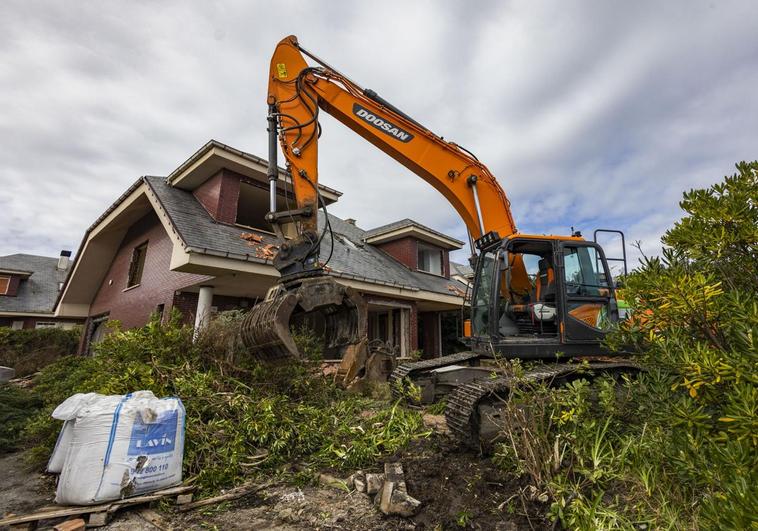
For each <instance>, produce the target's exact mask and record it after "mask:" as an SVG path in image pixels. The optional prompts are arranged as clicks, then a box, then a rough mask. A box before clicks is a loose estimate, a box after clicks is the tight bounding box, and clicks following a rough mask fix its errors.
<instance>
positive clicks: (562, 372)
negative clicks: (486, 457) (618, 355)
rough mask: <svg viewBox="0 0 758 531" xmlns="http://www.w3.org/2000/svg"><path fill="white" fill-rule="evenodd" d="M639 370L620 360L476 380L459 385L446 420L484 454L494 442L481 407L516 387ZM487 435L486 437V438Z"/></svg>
mask: <svg viewBox="0 0 758 531" xmlns="http://www.w3.org/2000/svg"><path fill="white" fill-rule="evenodd" d="M640 370H641V367H640V366H639V365H637V364H635V363H633V362H630V361H626V360H619V361H616V362H601V363H591V364H590V365H589V366H587V365H580V364H575V363H574V364H572V363H558V364H553V365H548V364H544V365H543V366H541V367H539V368H537V369H534V370H531V371H528V372H527V373H526V374H524V376H523V377H521V378H515V377H512V376H505V375H504V376H501V377H498V378H494V379H489V380H478V381H474V382H469V383H466V384H462V385H460V386H459V387H457V388H456V389H455V391H453V392H452V393H451V394H450V395H449V396H448V399H447V407H446V409H445V420H446V421H447V426H448V428H449V429H450V432H451V433H452V435H453V436H454V437H455V438H456V439H457V440H458V442H459V443H461V444H462V445H464V446H468V447H470V448H473V449H476V450H481V451H486V450H487V449H488V447H489V446H491V444H492V443H493V442H495V440H494V439H493V438H492V437H491V435H492V434H491V433H489V434H485V433H483V432H482V422H481V413H480V406H481V405H483V404H488V405H495V406H496V405H497V404H499V403H501V402H502V400H503V399H504V398H506V397H507V396H508V393H510V390H511V389H512V388H513V387H515V386H517V385H524V384H538V383H548V384H550V385H561V384H562V383H564V382H565V380H564V379H565V378H568V377H571V378H572V379H573V377H585V376H589V377H595V376H598V375H600V374H605V373H609V372H610V373H624V372H638V371H640ZM488 435H489V437H488Z"/></svg>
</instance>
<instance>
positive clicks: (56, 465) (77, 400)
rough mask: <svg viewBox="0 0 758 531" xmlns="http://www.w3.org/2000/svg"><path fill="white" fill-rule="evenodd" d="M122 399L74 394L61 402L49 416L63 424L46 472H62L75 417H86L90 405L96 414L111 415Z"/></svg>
mask: <svg viewBox="0 0 758 531" xmlns="http://www.w3.org/2000/svg"><path fill="white" fill-rule="evenodd" d="M140 396H150V397H153V398H155V395H153V393H152V392H151V391H140ZM123 398H124V395H110V396H106V395H99V394H97V393H76V394H75V395H72V396H70V397H68V398H67V399H66V400H64V401H63V402H61V404H60V405H59V406H58V407H56V408H55V410H54V411H53V413H52V415H51V416H52V417H53V418H54V419H58V420H62V421H64V422H63V428H61V432H60V433H59V434H58V440H57V441H56V442H55V448H54V449H53V454H52V455H51V456H50V460H49V461H48V462H47V471H48V472H55V473H60V472H61V471H62V470H63V464H64V462H65V460H66V453H67V452H68V447H69V445H70V444H71V437H73V435H74V423H75V421H76V417H77V415H82V416H86V415H87V414H88V412H89V407H91V406H92V405H97V408H98V409H97V411H98V413H103V412H106V411H110V412H111V413H113V412H114V411H115V410H116V406H118V404H119V402H121V400H122V399H123Z"/></svg>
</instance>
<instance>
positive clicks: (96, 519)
mask: <svg viewBox="0 0 758 531" xmlns="http://www.w3.org/2000/svg"><path fill="white" fill-rule="evenodd" d="M110 519H111V515H110V513H109V512H108V511H103V512H101V513H90V515H89V518H88V519H87V527H102V526H104V525H107V524H108V522H109V521H110Z"/></svg>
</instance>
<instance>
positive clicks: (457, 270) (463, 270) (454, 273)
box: [450, 262, 474, 289]
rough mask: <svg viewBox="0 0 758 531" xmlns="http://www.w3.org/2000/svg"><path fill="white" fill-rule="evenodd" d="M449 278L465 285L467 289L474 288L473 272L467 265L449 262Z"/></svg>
mask: <svg viewBox="0 0 758 531" xmlns="http://www.w3.org/2000/svg"><path fill="white" fill-rule="evenodd" d="M450 278H454V279H455V280H457V281H458V282H460V283H462V284H465V285H466V286H468V287H469V289H471V288H473V287H474V270H473V269H471V266H469V265H465V264H458V263H455V262H450Z"/></svg>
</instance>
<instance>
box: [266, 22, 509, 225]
mask: <svg viewBox="0 0 758 531" xmlns="http://www.w3.org/2000/svg"><path fill="white" fill-rule="evenodd" d="M303 54H306V55H308V56H309V57H311V58H312V59H314V60H315V61H317V62H319V63H320V64H321V66H319V67H311V66H309V65H308V64H307V63H306V61H305V59H304V57H303ZM268 103H269V111H270V117H269V125H270V127H269V128H270V133H271V124H273V123H274V121H276V124H275V125H276V128H277V130H278V133H279V134H278V140H279V144H280V146H281V148H282V151H283V153H284V156H285V157H286V159H287V162H288V164H289V168H290V171H291V173H292V181H293V188H294V195H295V197H296V200H297V205H298V208H299V209H301V210H304V211H306V212H307V211H310V212H313V213H314V214H313V215H311V216H310V217H309V218H305V219H304V220H303V221H302V225H301V227H302V230H315V229H316V216H315V211H316V209H317V208H318V199H317V195H318V191H317V190H318V188H317V184H318V142H319V138H318V137H319V133H320V130H319V120H318V117H319V112H320V111H321V110H323V111H324V112H327V113H328V114H330V115H332V116H334V117H335V118H336V119H337V120H339V121H340V122H341V123H343V124H345V125H346V126H347V127H349V128H350V129H352V130H353V131H355V132H356V133H358V134H359V135H360V136H362V137H363V138H365V139H366V140H368V141H369V142H371V143H372V144H374V145H375V146H376V147H377V148H379V149H380V150H382V151H383V152H385V153H386V154H388V155H389V156H391V157H392V158H394V159H395V160H397V161H398V162H400V163H401V164H402V165H404V166H405V167H406V168H408V169H409V170H411V171H412V172H414V173H415V174H417V175H418V176H419V177H421V178H422V179H424V180H425V181H426V182H428V183H429V184H430V185H432V186H433V187H434V188H436V189H437V190H438V191H439V192H440V193H441V194H442V195H444V196H445V198H446V199H447V200H448V201H449V202H450V204H451V205H452V206H453V208H455V210H456V211H457V212H458V214H459V215H460V216H461V218H462V219H463V221H464V223H465V224H466V227H467V228H468V231H469V234H470V235H471V236H472V237H473V238H474V239H477V238H480V237H482V236H483V235H484V234H486V233H488V232H496V233H497V234H498V235H499V236H501V237H505V236H509V235H511V234H513V233H515V232H516V225H515V223H514V221H513V216H512V215H511V210H510V204H509V201H508V198H507V197H506V195H505V192H504V191H503V189H502V188H501V187H500V185H499V184H498V182H497V181H496V180H495V178H494V177H493V176H492V174H491V173H490V171H489V170H488V169H487V167H486V166H485V165H484V164H482V163H481V162H479V161H478V160H477V159H476V157H474V156H473V155H472V154H471V153H469V152H467V151H466V150H465V149H463V148H461V147H460V146H458V145H457V144H455V143H453V142H448V141H446V140H444V139H443V138H441V137H439V136H437V135H435V134H434V133H432V132H430V131H429V130H428V129H427V128H425V127H424V126H422V125H421V124H419V123H418V122H416V121H415V120H413V119H412V118H410V117H409V116H408V115H406V114H405V113H403V112H402V111H400V110H399V109H397V108H396V107H394V106H393V105H391V104H390V103H388V102H387V101H385V100H383V99H382V98H381V97H379V96H378V95H377V94H376V93H375V92H374V91H372V90H370V89H363V88H361V87H360V86H358V85H357V84H356V83H354V82H353V81H351V80H350V79H348V78H347V77H346V76H345V75H343V74H341V73H339V72H337V71H336V70H335V69H333V68H331V67H330V66H329V65H327V64H326V63H324V62H323V61H321V60H320V59H318V58H317V57H315V56H314V55H312V54H311V53H309V52H307V51H306V50H304V49H303V48H302V47H300V45H299V44H298V41H297V38H296V37H294V36H289V37H287V38H285V39H283V40H282V41H280V42H279V44H278V45H277V47H276V50H275V52H274V55H273V57H272V59H271V68H270V72H269V85H268ZM274 154H275V153H274ZM272 173H274V174H275V172H272ZM269 177H270V178H271V175H270V176H269Z"/></svg>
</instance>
